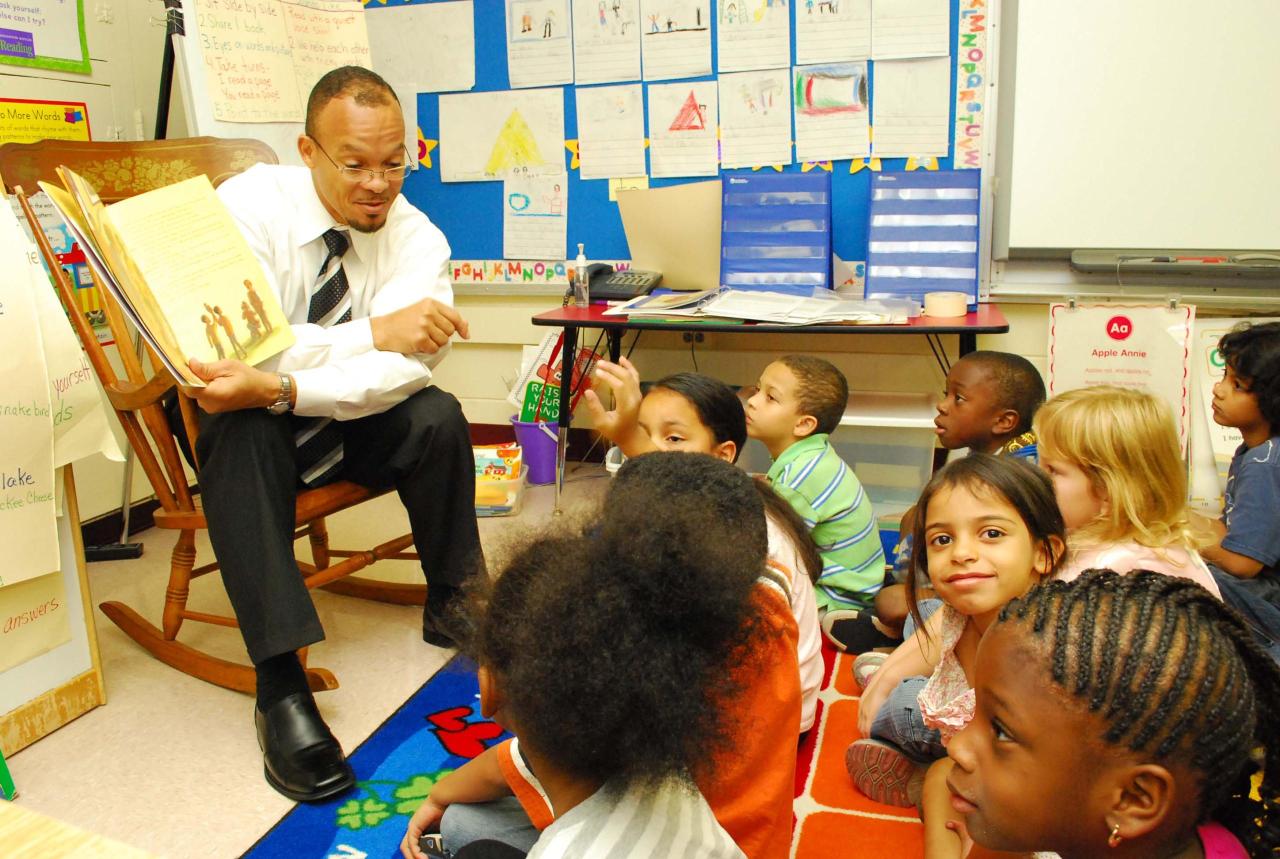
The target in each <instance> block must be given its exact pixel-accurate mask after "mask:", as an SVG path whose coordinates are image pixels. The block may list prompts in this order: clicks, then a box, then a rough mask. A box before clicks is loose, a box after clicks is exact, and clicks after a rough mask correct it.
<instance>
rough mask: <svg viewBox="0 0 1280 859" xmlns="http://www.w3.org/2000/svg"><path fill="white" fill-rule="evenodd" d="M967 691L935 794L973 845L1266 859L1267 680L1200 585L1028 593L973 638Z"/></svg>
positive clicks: (1269, 795) (1270, 799) (1100, 585)
mask: <svg viewBox="0 0 1280 859" xmlns="http://www.w3.org/2000/svg"><path fill="white" fill-rule="evenodd" d="M974 686H975V689H976V691H977V707H976V711H975V714H974V718H973V721H972V722H970V724H969V726H968V727H967V728H965V729H964V730H963V731H961V732H960V733H959V734H957V735H956V736H955V737H954V738H952V741H951V743H950V745H949V746H948V749H947V751H948V754H949V755H950V757H951V759H952V760H953V761H954V766H953V768H952V771H951V773H950V775H949V776H948V779H947V786H948V788H949V789H950V791H951V794H952V800H951V801H952V806H953V807H954V808H955V810H956V811H958V812H960V813H961V814H963V815H964V817H965V826H966V827H967V830H968V835H969V836H970V837H971V838H972V840H973V841H975V842H977V843H978V844H981V845H983V846H984V847H988V848H991V849H995V850H1006V851H1017V852H1025V851H1028V850H1053V851H1055V852H1057V853H1058V854H1059V855H1060V856H1062V857H1063V859H1087V857H1095V856H1097V857H1100V856H1107V857H1115V859H1122V857H1144V859H1184V857H1206V859H1239V857H1253V859H1258V858H1259V857H1264V856H1265V857H1273V856H1277V855H1280V819H1278V818H1277V804H1278V803H1280V743H1278V742H1277V737H1276V729H1275V724H1276V718H1277V714H1280V668H1277V666H1276V665H1275V663H1274V662H1272V661H1271V660H1270V658H1268V657H1267V655H1266V653H1265V652H1264V651H1263V650H1262V649H1261V648H1260V647H1259V646H1258V645H1257V644H1256V643H1255V642H1254V640H1253V637H1252V635H1251V634H1250V632H1249V629H1248V627H1247V626H1246V625H1245V623H1244V621H1243V620H1242V619H1241V618H1240V617H1239V615H1237V614H1236V613H1235V612H1234V611H1233V610H1231V609H1229V608H1227V607H1226V606H1224V605H1223V604H1222V603H1221V602H1220V601H1219V600H1217V599H1216V598H1214V597H1213V596H1212V595H1210V594H1209V592H1208V591H1206V590H1205V589H1204V588H1202V587H1199V586H1197V585H1195V584H1193V583H1191V582H1188V581H1187V580H1185V579H1180V578H1174V577H1170V576H1166V575H1161V574H1158V573H1153V572H1150V571H1135V572H1132V573H1129V574H1128V575H1124V576H1121V575H1119V574H1117V573H1114V572H1112V571H1111V570H1089V571H1087V572H1085V573H1084V574H1083V575H1082V576H1081V577H1080V578H1079V579H1077V580H1076V581H1075V582H1072V583H1066V582H1058V581H1050V582H1047V583H1045V584H1042V585H1040V586H1039V587H1037V588H1035V589H1033V590H1031V591H1030V592H1029V593H1028V594H1027V595H1026V596H1024V597H1022V598H1020V599H1017V600H1014V601H1012V602H1011V603H1009V605H1007V606H1006V607H1005V608H1004V609H1003V610H1002V611H1001V612H1000V616H999V618H998V619H997V621H996V622H995V623H994V624H992V626H991V628H990V629H989V630H988V631H987V634H986V635H985V636H984V637H983V639H982V643H981V646H980V647H979V648H978V657H977V666H976V677H975V682H974ZM1259 764H1261V773H1262V774H1261V776H1257V775H1256V773H1257V771H1258V770H1259Z"/></svg>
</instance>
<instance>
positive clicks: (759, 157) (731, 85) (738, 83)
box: [720, 69, 791, 169]
mask: <svg viewBox="0 0 1280 859" xmlns="http://www.w3.org/2000/svg"><path fill="white" fill-rule="evenodd" d="M788 77H789V72H788V70H787V69H773V70H770V71H764V72H736V73H734V74H725V75H721V76H720V146H721V153H720V161H721V166H723V167H725V168H726V169H727V168H730V167H763V166H773V165H775V164H790V163H791V99H790V98H789V96H788V92H787V88H788V85H789V83H790V81H789V79H788Z"/></svg>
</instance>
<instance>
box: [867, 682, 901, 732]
mask: <svg viewBox="0 0 1280 859" xmlns="http://www.w3.org/2000/svg"><path fill="white" fill-rule="evenodd" d="M895 683H896V681H886V680H885V675H884V673H883V672H882V671H877V672H876V673H875V674H872V675H871V681H870V682H869V683H867V687H866V688H865V689H863V690H862V696H861V697H860V698H859V699H858V732H859V733H860V734H862V736H864V737H870V736H871V724H872V723H873V722H874V721H875V720H876V713H878V712H879V711H880V707H881V706H882V705H883V704H884V702H885V700H886V699H887V698H888V697H889V693H890V692H892V691H893V688H892V687H893V686H894V685H895Z"/></svg>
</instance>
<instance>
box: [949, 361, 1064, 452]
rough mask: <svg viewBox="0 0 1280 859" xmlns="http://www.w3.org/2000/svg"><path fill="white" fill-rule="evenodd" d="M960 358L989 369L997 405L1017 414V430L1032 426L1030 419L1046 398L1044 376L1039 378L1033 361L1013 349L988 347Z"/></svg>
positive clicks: (1022, 430) (1024, 429)
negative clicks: (1014, 352)
mask: <svg viewBox="0 0 1280 859" xmlns="http://www.w3.org/2000/svg"><path fill="white" fill-rule="evenodd" d="M960 360H961V361H973V362H975V363H978V364H981V365H982V366H984V367H986V368H987V372H988V373H990V374H991V382H992V384H993V386H994V388H995V406H996V408H998V409H1009V410H1011V411H1015V412H1017V413H1018V426H1017V429H1015V430H1014V432H1015V433H1024V432H1026V431H1027V430H1029V429H1031V420H1032V418H1034V417H1035V416H1036V410H1037V409H1039V408H1040V406H1042V405H1044V400H1045V390H1044V379H1042V378H1040V373H1039V371H1037V370H1036V368H1035V365H1034V364H1032V363H1031V362H1030V361H1028V360H1027V359H1026V358H1023V357H1022V356H1021V355H1015V354H1013V353H1012V352H994V351H991V350H987V349H980V350H978V351H977V352H970V353H969V354H968V355H965V356H964V357H963V358H961V359H960Z"/></svg>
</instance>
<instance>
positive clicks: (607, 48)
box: [573, 0, 640, 84]
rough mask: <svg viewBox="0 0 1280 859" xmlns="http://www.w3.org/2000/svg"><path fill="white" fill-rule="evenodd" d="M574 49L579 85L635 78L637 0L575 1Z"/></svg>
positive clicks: (637, 71) (637, 66)
mask: <svg viewBox="0 0 1280 859" xmlns="http://www.w3.org/2000/svg"><path fill="white" fill-rule="evenodd" d="M573 48H574V67H575V68H574V74H575V76H576V80H577V82H578V83H579V84H592V83H615V82H618V81H630V80H638V79H639V78H640V2H639V0H574V3H573Z"/></svg>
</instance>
